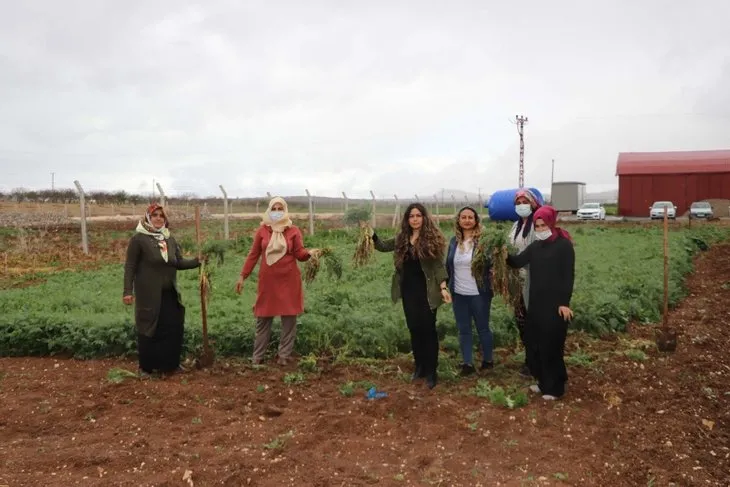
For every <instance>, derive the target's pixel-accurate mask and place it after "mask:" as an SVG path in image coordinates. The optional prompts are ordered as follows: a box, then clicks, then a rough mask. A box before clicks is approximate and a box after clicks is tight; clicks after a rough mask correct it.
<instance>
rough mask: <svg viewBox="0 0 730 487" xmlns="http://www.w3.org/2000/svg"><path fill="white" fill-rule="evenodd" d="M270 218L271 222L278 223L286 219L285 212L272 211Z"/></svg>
mask: <svg viewBox="0 0 730 487" xmlns="http://www.w3.org/2000/svg"><path fill="white" fill-rule="evenodd" d="M269 218H271V221H274V222H278V221H279V220H281V219H282V218H284V212H283V211H270V212H269Z"/></svg>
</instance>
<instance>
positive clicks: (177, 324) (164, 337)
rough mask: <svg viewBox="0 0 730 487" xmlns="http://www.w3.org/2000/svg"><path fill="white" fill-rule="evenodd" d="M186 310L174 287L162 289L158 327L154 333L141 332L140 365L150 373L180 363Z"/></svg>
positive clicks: (165, 369)
mask: <svg viewBox="0 0 730 487" xmlns="http://www.w3.org/2000/svg"><path fill="white" fill-rule="evenodd" d="M184 320H185V313H184V310H183V308H181V307H180V305H179V304H178V302H177V294H176V293H175V290H174V289H167V290H163V291H162V301H161V302H160V314H159V317H158V319H157V329H156V330H155V334H154V335H153V336H151V337H148V336H144V335H141V334H138V336H137V352H138V354H139V368H140V369H141V370H142V371H144V372H147V373H148V374H149V373H152V372H154V371H159V372H172V371H174V370H176V369H177V368H178V367H179V366H180V354H181V353H182V345H183V333H184V331H185V327H184Z"/></svg>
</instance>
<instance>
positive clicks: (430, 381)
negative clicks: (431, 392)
mask: <svg viewBox="0 0 730 487" xmlns="http://www.w3.org/2000/svg"><path fill="white" fill-rule="evenodd" d="M436 384H438V374H436V371H434V372H433V373H432V374H428V375H427V376H426V386H428V388H429V389H433V388H434V387H436Z"/></svg>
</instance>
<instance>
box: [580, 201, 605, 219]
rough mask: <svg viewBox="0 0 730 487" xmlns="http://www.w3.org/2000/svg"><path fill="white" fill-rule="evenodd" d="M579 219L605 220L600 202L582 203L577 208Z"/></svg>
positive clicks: (603, 209)
mask: <svg viewBox="0 0 730 487" xmlns="http://www.w3.org/2000/svg"><path fill="white" fill-rule="evenodd" d="M578 219H579V220H605V219H606V209H605V208H604V207H603V205H601V204H600V203H584V204H583V205H582V206H581V207H580V209H579V210H578Z"/></svg>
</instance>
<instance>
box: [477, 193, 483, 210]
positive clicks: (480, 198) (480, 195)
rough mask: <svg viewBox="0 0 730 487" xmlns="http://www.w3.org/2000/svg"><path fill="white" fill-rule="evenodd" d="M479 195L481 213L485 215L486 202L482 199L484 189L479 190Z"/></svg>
mask: <svg viewBox="0 0 730 487" xmlns="http://www.w3.org/2000/svg"><path fill="white" fill-rule="evenodd" d="M477 196H478V198H479V215H480V216H481V215H484V202H483V201H482V190H481V189H480V190H479V193H477Z"/></svg>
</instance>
